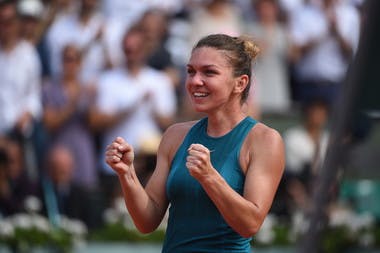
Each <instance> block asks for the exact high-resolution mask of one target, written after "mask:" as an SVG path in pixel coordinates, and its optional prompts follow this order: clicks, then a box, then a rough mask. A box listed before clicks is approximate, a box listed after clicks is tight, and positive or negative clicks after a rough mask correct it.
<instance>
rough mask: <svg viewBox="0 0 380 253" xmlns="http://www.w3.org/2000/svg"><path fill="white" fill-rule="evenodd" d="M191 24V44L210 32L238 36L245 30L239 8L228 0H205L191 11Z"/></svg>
mask: <svg viewBox="0 0 380 253" xmlns="http://www.w3.org/2000/svg"><path fill="white" fill-rule="evenodd" d="M190 25H191V29H190V35H189V37H190V38H189V44H190V45H194V44H195V42H196V41H198V40H199V39H200V38H202V37H204V36H206V35H209V34H215V33H222V34H227V35H231V36H238V35H240V34H241V33H242V32H243V21H242V18H241V15H240V12H239V9H238V8H236V6H235V5H233V4H232V3H231V2H230V1H227V0H211V1H205V3H203V5H202V6H201V7H200V8H198V9H194V10H193V12H192V13H191V16H190Z"/></svg>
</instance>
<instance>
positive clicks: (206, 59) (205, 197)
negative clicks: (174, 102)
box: [106, 34, 284, 252]
mask: <svg viewBox="0 0 380 253" xmlns="http://www.w3.org/2000/svg"><path fill="white" fill-rule="evenodd" d="M257 52H258V49H257V47H256V45H255V44H254V43H253V42H251V41H250V40H248V39H244V38H241V37H239V38H236V37H230V36H228V35H221V34H216V35H209V36H207V37H205V38H203V39H201V40H200V41H199V42H198V43H197V44H196V45H195V47H194V49H193V51H192V54H191V58H190V61H189V63H188V65H187V71H188V76H187V80H186V88H187V91H188V93H189V96H190V99H191V101H192V104H193V107H194V108H195V110H196V111H198V112H202V113H206V114H207V117H206V118H203V119H201V120H200V121H197V122H185V123H179V124H175V125H173V126H171V127H169V128H168V129H167V130H166V132H165V134H164V136H163V138H162V140H161V143H160V146H159V150H158V154H157V166H156V169H155V171H154V172H153V175H152V177H151V178H150V180H149V182H148V183H147V185H146V187H145V188H143V187H142V186H141V184H140V182H139V181H138V179H137V177H136V172H135V170H134V166H133V159H134V152H133V147H132V146H130V145H129V144H128V143H127V142H126V141H125V140H123V139H122V138H120V137H118V138H116V139H115V141H114V142H113V143H112V144H110V145H109V146H108V148H107V151H106V161H107V163H108V164H109V165H110V166H111V167H112V168H113V169H114V170H115V171H116V173H117V174H118V176H119V180H120V183H121V185H122V188H123V192H124V197H125V202H126V205H127V208H128V211H129V212H130V214H131V216H132V218H133V220H134V223H135V225H136V227H137V228H138V229H139V230H140V231H141V232H143V233H149V232H152V231H153V230H155V229H156V228H157V226H158V225H159V224H160V222H161V220H162V218H163V216H164V214H165V212H166V209H167V208H168V206H169V204H170V210H169V222H168V228H167V232H166V238H165V242H164V245H163V251H162V252H222V251H223V250H225V251H228V252H250V243H249V242H250V238H251V237H252V236H253V235H254V234H255V233H256V232H257V231H258V229H259V228H260V226H261V224H262V222H263V220H264V218H265V216H266V214H267V213H268V211H269V208H270V206H271V204H272V200H273V197H274V195H275V192H276V189H277V186H278V183H279V181H280V178H281V176H282V173H283V169H284V148H283V143H282V139H281V137H280V135H279V134H278V133H277V132H276V131H275V130H273V129H271V128H269V127H267V126H265V125H264V124H262V123H259V122H256V121H255V120H254V119H252V118H250V117H248V116H247V114H246V113H245V110H244V109H243V108H244V102H245V100H246V99H247V96H248V92H249V86H250V77H251V62H252V60H253V59H254V58H255V56H256V54H257Z"/></svg>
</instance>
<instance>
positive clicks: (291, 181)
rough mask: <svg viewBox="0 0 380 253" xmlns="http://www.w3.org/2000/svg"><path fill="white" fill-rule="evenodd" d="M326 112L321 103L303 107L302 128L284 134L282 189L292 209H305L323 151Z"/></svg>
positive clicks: (289, 130) (295, 127)
mask: <svg viewBox="0 0 380 253" xmlns="http://www.w3.org/2000/svg"><path fill="white" fill-rule="evenodd" d="M328 112H329V109H328V104H327V103H326V102H325V100H320V99H314V100H312V101H310V102H308V103H307V104H305V105H304V110H303V115H302V117H303V119H302V124H300V125H297V126H294V127H292V128H289V129H287V130H286V131H285V132H284V135H283V136H284V143H285V150H286V169H285V172H286V173H285V174H286V187H287V192H288V193H289V196H290V201H291V203H292V204H291V205H290V206H292V208H294V207H295V208H296V209H302V210H306V209H307V208H308V207H309V203H308V202H309V200H310V199H309V198H310V193H311V187H312V186H311V183H312V179H313V177H314V175H315V174H316V170H317V169H318V168H319V166H320V165H321V161H322V160H323V158H324V155H325V152H326V149H327V144H328V131H327V130H326V123H327V120H328Z"/></svg>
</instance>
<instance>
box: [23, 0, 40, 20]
mask: <svg viewBox="0 0 380 253" xmlns="http://www.w3.org/2000/svg"><path fill="white" fill-rule="evenodd" d="M17 9H18V12H19V14H20V15H21V16H30V17H34V18H41V17H42V14H43V11H44V5H43V4H42V2H41V1H40V0H21V1H20V2H19V3H18V5H17Z"/></svg>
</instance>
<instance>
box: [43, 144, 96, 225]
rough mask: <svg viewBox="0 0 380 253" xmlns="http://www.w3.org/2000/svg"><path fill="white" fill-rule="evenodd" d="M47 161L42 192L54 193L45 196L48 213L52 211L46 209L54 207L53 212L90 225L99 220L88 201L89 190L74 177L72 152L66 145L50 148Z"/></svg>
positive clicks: (89, 198) (94, 209)
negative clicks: (47, 196) (76, 181)
mask: <svg viewBox="0 0 380 253" xmlns="http://www.w3.org/2000/svg"><path fill="white" fill-rule="evenodd" d="M46 161H47V164H46V166H47V168H46V169H47V177H46V178H47V180H46V182H45V184H44V186H45V188H44V190H45V194H46V193H47V194H50V196H53V197H52V198H46V199H45V202H46V206H47V207H48V214H49V215H51V213H49V212H51V211H52V210H56V211H57V213H55V214H54V215H58V214H59V215H63V216H67V217H69V218H73V219H79V220H81V221H83V222H84V223H85V224H86V225H87V226H88V227H90V228H93V227H94V226H95V225H96V224H97V223H98V222H99V221H96V218H95V215H96V208H95V206H94V205H93V203H92V202H91V193H90V192H88V191H87V190H86V189H85V188H84V187H83V185H80V184H78V183H75V182H74V181H73V173H74V166H75V161H74V156H73V154H72V153H71V152H70V150H69V149H68V148H66V147H65V146H55V147H52V149H51V150H50V151H49V153H48V156H47V160H46ZM49 201H50V202H49ZM52 207H54V208H52ZM58 222H59V221H58Z"/></svg>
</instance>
